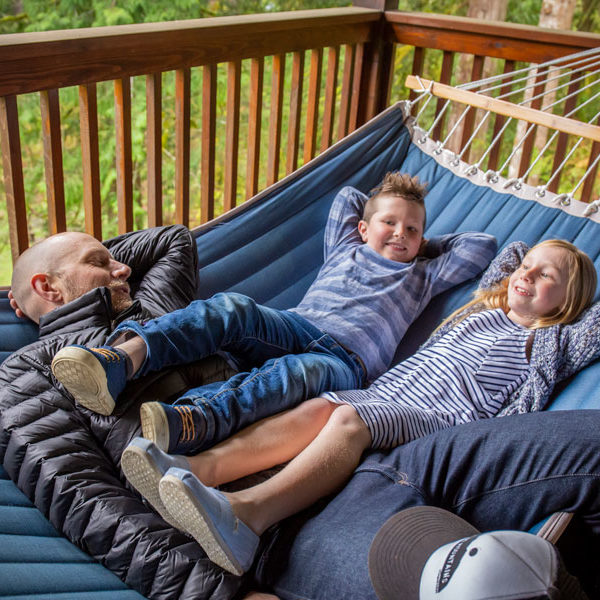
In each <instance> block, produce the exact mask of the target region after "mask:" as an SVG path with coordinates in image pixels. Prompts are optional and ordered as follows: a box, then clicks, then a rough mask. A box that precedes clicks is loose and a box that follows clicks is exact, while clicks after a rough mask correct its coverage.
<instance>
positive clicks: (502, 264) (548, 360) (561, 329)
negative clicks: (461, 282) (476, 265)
mask: <svg viewBox="0 0 600 600" xmlns="http://www.w3.org/2000/svg"><path fill="white" fill-rule="evenodd" d="M528 251H529V247H528V246H527V244H525V243H524V242H513V243H511V244H509V245H508V246H506V248H504V250H502V252H500V253H499V254H498V256H497V257H496V258H495V259H494V260H493V261H492V263H491V264H490V266H489V267H488V269H487V270H486V272H485V273H484V274H483V277H482V278H481V282H480V284H479V286H480V288H482V289H485V288H490V287H493V286H494V285H496V284H497V283H499V282H500V281H502V280H503V279H505V278H506V277H508V276H510V275H511V274H512V273H513V271H515V269H516V268H517V267H518V266H519V265H520V264H521V260H522V259H523V257H524V256H525V254H526V253H527V252H528ZM480 309H481V306H473V307H469V308H468V309H466V310H465V311H463V312H461V313H459V314H458V315H456V316H455V317H454V319H452V320H451V321H450V322H448V323H446V324H445V325H443V326H442V327H440V329H438V330H437V331H436V332H435V333H434V334H432V335H431V337H430V338H429V339H428V340H427V341H426V342H425V344H423V346H422V347H423V348H426V347H428V346H430V345H431V344H433V343H435V342H436V341H437V340H438V339H439V338H440V337H442V336H443V335H444V334H445V333H446V332H447V331H448V330H449V329H450V328H451V327H453V326H454V324H455V323H456V322H457V321H458V320H459V319H461V318H462V317H464V315H465V314H466V313H470V312H475V311H476V310H480ZM532 336H533V342H532V347H531V358H530V361H529V373H528V375H527V378H526V379H525V381H524V382H523V384H522V385H521V386H520V387H518V388H517V389H516V390H515V391H514V392H513V393H512V394H511V395H510V396H509V397H508V399H507V402H506V405H505V406H504V408H503V409H502V410H501V412H500V413H499V416H505V415H511V414H516V413H526V412H534V411H538V410H542V409H543V408H544V407H545V406H546V404H547V403H548V400H549V398H550V396H551V394H552V391H553V390H554V386H555V385H556V384H557V383H558V382H559V381H562V380H563V379H566V378H567V377H570V376H571V375H573V374H574V373H577V371H580V370H581V369H583V367H585V366H587V365H588V364H589V363H590V362H592V361H593V360H595V359H596V358H598V357H599V356H600V302H596V303H595V304H594V305H593V306H591V307H590V308H588V309H587V310H585V311H584V312H583V313H582V314H581V316H580V317H579V318H578V319H577V320H576V321H574V322H573V323H570V324H569V325H553V326H551V327H543V328H540V329H534V330H532Z"/></svg>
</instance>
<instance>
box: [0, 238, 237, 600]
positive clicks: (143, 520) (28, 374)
mask: <svg viewBox="0 0 600 600" xmlns="http://www.w3.org/2000/svg"><path fill="white" fill-rule="evenodd" d="M106 246H107V247H108V248H109V250H110V251H111V253H112V254H113V256H114V257H115V258H116V259H117V260H119V261H121V262H124V263H126V264H128V265H129V266H130V267H131V268H132V271H133V272H132V275H131V277H130V280H129V283H130V285H131V289H132V292H133V297H134V299H135V302H134V304H133V305H132V306H131V307H130V308H129V309H127V310H126V311H123V312H122V313H120V314H118V315H114V314H113V312H112V307H111V300H110V293H109V292H108V290H107V289H106V288H97V289H95V290H92V291H91V292H88V293H87V294H85V295H84V296H82V297H80V298H78V299H76V300H74V301H72V302H70V303H68V304H67V305H65V306H62V307H59V308H57V309H55V310H53V311H52V312H51V313H49V314H47V315H45V316H44V317H42V319H41V321H40V331H39V334H40V335H39V339H38V341H36V342H35V343H33V344H30V345H29V346H26V347H24V348H22V349H20V350H19V351H18V352H15V353H14V354H12V355H11V356H10V357H9V358H8V359H7V360H6V361H5V362H4V363H3V364H2V366H1V367H0V460H2V462H3V464H4V467H5V469H6V471H7V472H8V473H9V475H10V477H11V478H12V479H13V480H14V481H15V482H16V484H17V485H18V487H19V488H20V489H21V490H22V491H23V492H24V493H25V494H26V495H27V496H28V497H29V498H30V499H31V500H32V502H34V504H35V505H36V506H37V507H38V508H39V510H40V511H41V512H42V513H43V514H44V515H45V516H46V517H47V518H48V519H49V520H50V522H51V523H52V524H53V525H54V526H55V527H56V529H58V530H59V531H61V532H62V533H63V534H64V535H65V536H66V537H67V538H69V539H70V540H71V541H72V542H73V543H75V544H76V545H77V546H79V547H80V548H82V549H83V550H84V551H85V552H87V553H88V554H90V555H91V556H93V557H94V558H96V559H97V560H98V561H100V562H101V563H102V564H104V565H105V566H106V567H107V568H109V569H110V570H111V571H113V572H115V573H116V574H117V575H118V576H119V577H120V578H121V579H123V581H125V582H126V583H127V584H129V585H130V586H131V587H132V588H134V589H136V590H138V591H139V592H140V593H142V594H143V595H145V596H146V597H148V598H150V599H152V600H154V599H156V600H158V599H161V600H163V599H164V600H167V599H178V600H179V599H180V600H188V599H205V598H230V597H232V596H233V595H235V593H236V590H237V589H238V587H239V584H240V582H239V578H237V577H234V576H233V575H229V574H227V573H225V572H224V571H222V570H221V569H220V568H219V567H217V566H215V565H214V564H213V563H211V562H210V561H209V560H208V559H207V557H206V555H205V554H204V552H203V551H202V550H201V548H200V547H199V546H198V544H196V543H195V542H194V541H193V540H192V539H191V538H189V537H187V536H186V535H184V534H183V533H181V532H179V531H177V530H175V529H173V528H171V527H169V526H168V525H167V524H166V523H165V522H164V521H163V520H162V519H161V518H160V517H159V516H158V515H157V514H156V513H155V512H154V511H153V510H152V509H151V507H150V506H149V505H147V504H145V503H144V502H143V501H142V499H141V498H140V496H139V495H138V494H137V493H135V492H134V491H132V489H131V488H129V487H128V485H127V483H126V481H125V479H124V477H123V474H122V472H121V469H120V456H121V452H122V450H123V448H124V447H125V446H126V445H127V443H128V442H129V440H130V439H131V438H132V437H134V436H135V435H138V434H139V418H138V411H139V404H140V403H141V402H142V401H144V400H153V399H165V398H166V396H167V395H172V394H174V393H177V392H180V391H182V390H183V389H184V388H185V387H189V386H190V385H192V384H193V385H198V380H197V379H196V378H195V375H196V373H197V371H196V372H194V369H190V370H188V371H185V372H178V373H173V372H172V371H171V372H167V373H159V374H154V375H152V376H149V378H146V379H142V380H140V382H137V381H136V382H135V384H132V385H130V386H128V389H127V390H126V392H125V393H124V394H123V395H122V396H121V398H123V397H125V401H124V402H120V403H119V405H118V409H117V411H116V413H115V414H114V415H111V416H108V417H104V416H101V415H97V414H94V413H92V412H90V411H88V410H86V409H84V408H82V407H80V406H78V405H75V403H74V401H73V399H72V397H71V396H70V395H69V393H68V392H67V391H66V390H65V389H64V388H63V387H62V386H61V385H60V384H59V383H58V382H57V381H55V380H54V378H53V375H52V372H51V370H50V362H51V360H52V357H53V356H54V355H55V354H56V352H57V351H58V350H59V349H60V348H62V347H63V346H65V345H68V344H85V345H89V346H95V345H99V344H102V343H103V341H104V340H105V339H106V337H107V336H108V334H109V333H110V332H111V331H112V330H113V329H114V327H115V326H116V324H118V323H119V322H120V321H122V320H123V319H125V318H128V319H131V318H134V319H145V318H149V317H151V316H157V315H159V314H163V313H166V312H169V311H172V310H175V309H177V308H181V307H182V306H185V305H186V304H188V303H189V302H190V301H191V300H192V299H193V298H194V297H195V294H196V289H197V284H198V281H197V273H198V269H197V254H196V247H195V244H194V240H193V239H192V237H191V235H190V233H189V231H188V230H187V229H186V228H184V227H181V226H171V227H161V228H155V229H148V230H145V231H140V232H135V233H131V234H125V235H123V236H119V237H117V238H114V239H112V240H109V241H108V242H106ZM213 366H214V365H213Z"/></svg>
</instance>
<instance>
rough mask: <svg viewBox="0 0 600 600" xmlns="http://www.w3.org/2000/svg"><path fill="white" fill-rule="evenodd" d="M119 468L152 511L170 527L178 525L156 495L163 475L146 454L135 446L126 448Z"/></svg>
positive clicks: (177, 526)
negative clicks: (146, 501) (150, 506)
mask: <svg viewBox="0 0 600 600" xmlns="http://www.w3.org/2000/svg"><path fill="white" fill-rule="evenodd" d="M121 468H122V469H123V473H125V477H127V481H129V483H131V485H132V486H133V487H134V488H135V489H136V490H137V491H138V492H139V493H140V494H141V495H142V496H143V497H144V498H145V499H146V500H148V502H149V503H150V504H151V505H152V507H153V508H154V510H156V512H158V514H159V515H160V516H161V517H162V518H163V519H164V520H165V521H166V522H167V523H168V524H169V525H171V526H172V527H175V528H177V529H179V528H180V527H179V523H178V522H177V521H176V520H175V518H174V517H172V516H171V514H170V513H169V511H168V510H167V508H166V506H165V505H164V504H163V501H162V500H161V499H160V494H159V493H158V483H159V482H160V480H161V479H162V476H163V473H162V472H161V470H160V469H159V468H158V466H157V465H156V463H155V462H154V460H153V459H152V457H151V456H149V455H148V453H147V452H146V451H145V450H144V449H143V448H139V447H137V446H128V447H127V448H125V450H123V454H122V456H121Z"/></svg>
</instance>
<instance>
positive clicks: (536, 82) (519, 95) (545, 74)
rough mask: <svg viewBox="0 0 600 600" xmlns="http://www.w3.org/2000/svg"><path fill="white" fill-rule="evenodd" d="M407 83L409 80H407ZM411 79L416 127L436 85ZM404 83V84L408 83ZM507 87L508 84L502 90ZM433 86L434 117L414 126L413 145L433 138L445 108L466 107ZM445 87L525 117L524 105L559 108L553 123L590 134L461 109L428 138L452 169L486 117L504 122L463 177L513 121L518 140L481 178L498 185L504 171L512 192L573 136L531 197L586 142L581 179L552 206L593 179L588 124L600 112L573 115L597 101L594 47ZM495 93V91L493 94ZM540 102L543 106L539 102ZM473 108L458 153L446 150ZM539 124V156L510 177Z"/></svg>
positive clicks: (599, 88)
mask: <svg viewBox="0 0 600 600" xmlns="http://www.w3.org/2000/svg"><path fill="white" fill-rule="evenodd" d="M409 79H411V78H410V77H409ZM413 79H414V80H416V83H415V84H413V85H410V87H412V89H413V90H415V91H416V97H415V98H414V99H413V100H412V101H411V102H409V106H410V108H411V111H412V109H413V107H414V106H415V105H417V104H418V103H419V102H421V104H420V107H419V111H418V113H417V115H416V117H415V121H416V123H417V124H418V123H419V120H420V119H422V118H423V117H424V116H425V115H426V114H427V112H426V111H427V108H428V105H429V102H430V101H431V100H432V99H433V98H434V97H435V96H436V87H435V86H434V83H435V82H434V81H427V80H424V79H423V78H421V77H420V76H415V77H414V78H413ZM407 85H409V84H408V81H407ZM507 86H509V89H508V90H507ZM438 87H444V88H446V89H445V95H444V94H442V95H440V92H438V93H437V97H438V108H437V109H436V114H435V116H434V117H433V119H432V122H431V125H430V126H429V127H428V128H425V127H422V126H420V127H421V131H422V134H421V135H420V137H419V138H418V140H417V141H418V142H420V143H421V144H425V143H426V141H427V140H428V139H430V140H433V136H434V133H433V132H434V131H436V130H438V131H441V124H442V123H443V119H444V118H445V117H446V116H447V115H448V112H449V109H450V108H451V107H453V106H454V105H456V104H457V103H460V104H467V102H466V101H465V100H463V99H462V97H461V98H460V99H458V98H457V99H454V98H452V97H451V95H450V94H449V92H448V86H441V85H439V84H438ZM450 89H457V90H465V91H468V92H469V93H470V94H471V95H472V94H473V93H475V94H477V95H478V96H486V97H489V98H493V99H494V100H502V101H504V106H506V102H507V101H509V102H510V103H511V104H512V105H514V106H519V107H524V108H525V110H528V111H529V113H527V114H531V109H530V108H529V107H532V106H535V107H536V108H535V111H536V112H539V113H549V114H550V115H552V116H553V117H554V116H556V114H555V113H556V110H557V109H560V108H561V106H562V107H563V110H562V113H561V114H560V117H558V118H557V121H560V120H561V119H562V124H564V122H565V121H564V118H567V119H570V120H572V121H573V122H576V123H579V124H580V127H579V128H578V131H580V130H581V124H584V123H585V124H587V125H589V126H590V131H591V132H592V133H590V134H589V135H587V136H586V135H579V136H577V135H575V134H574V133H573V131H575V130H574V128H573V127H571V128H570V129H566V130H565V129H564V128H559V127H558V125H557V128H556V129H554V130H552V127H548V126H547V125H546V123H547V122H548V118H546V119H545V121H538V122H535V121H530V122H529V123H527V116H526V115H525V116H521V113H519V115H518V116H516V117H515V116H511V115H510V114H507V113H505V112H494V109H493V108H482V105H481V104H477V103H474V104H472V105H469V104H467V106H466V107H464V108H463V109H462V110H461V111H460V112H458V113H457V114H456V116H455V119H454V122H453V123H452V124H451V125H450V126H449V129H448V131H447V133H446V135H445V136H444V137H443V138H442V139H439V140H433V141H434V143H435V148H434V150H433V152H434V154H437V155H439V154H441V153H442V152H444V150H446V151H449V152H451V153H452V155H453V159H452V160H451V161H450V164H451V165H453V166H455V167H456V166H458V165H460V163H461V161H462V162H466V157H467V156H468V154H467V153H468V152H469V150H471V149H472V148H473V146H474V142H475V140H477V138H478V136H480V134H481V132H482V130H483V131H484V127H485V125H486V124H487V123H488V121H489V118H490V116H491V115H494V114H495V115H496V116H498V115H499V114H502V115H504V116H503V119H504V122H503V123H502V124H501V126H500V127H499V128H498V130H497V132H496V133H495V134H494V135H493V139H492V140H491V141H490V143H489V144H487V146H486V148H485V149H484V150H483V152H482V153H481V156H480V157H479V158H478V159H477V160H476V161H475V162H474V164H466V166H465V168H464V173H465V174H466V175H475V174H476V173H477V172H479V171H480V170H482V169H483V165H484V162H485V160H486V159H488V158H489V157H490V154H491V152H492V150H493V149H494V148H495V147H496V146H497V145H500V144H501V143H502V140H503V138H504V135H505V133H506V132H507V129H508V128H509V127H510V125H511V124H513V126H514V123H515V121H517V122H521V123H523V122H524V123H527V125H526V127H525V128H524V132H523V131H520V132H519V131H517V133H519V137H517V134H515V139H513V142H512V148H511V149H510V151H509V152H508V156H507V157H506V158H505V159H504V161H503V162H502V164H501V166H500V167H499V168H496V169H488V170H487V171H486V172H485V177H486V179H487V180H488V181H492V182H494V183H495V182H497V181H499V179H500V177H501V176H502V173H504V172H506V173H507V179H506V183H505V184H504V188H506V189H508V188H510V187H513V188H514V189H517V190H518V189H521V188H522V186H523V185H524V184H525V183H526V181H527V180H528V178H529V177H531V176H532V175H533V173H534V169H535V167H536V166H538V165H540V166H541V162H540V161H542V159H543V158H544V157H546V156H548V155H549V154H550V153H551V152H552V148H553V146H554V145H555V144H556V143H557V137H558V136H559V134H562V135H569V136H573V137H571V138H569V139H570V140H571V144H570V148H569V150H568V152H566V153H565V154H564V156H563V157H561V160H560V161H558V162H559V164H558V165H554V167H553V172H552V174H551V175H550V176H549V177H548V179H547V181H546V183H545V184H543V185H538V186H537V192H536V194H537V195H538V196H539V197H543V196H545V194H546V193H547V191H548V189H549V187H550V186H551V185H552V184H553V183H554V182H555V180H556V178H557V177H558V176H559V174H560V173H561V172H562V170H563V169H564V168H565V167H566V165H567V164H568V162H569V160H570V159H572V158H573V155H574V154H575V152H576V151H577V149H579V148H580V147H581V145H582V144H583V143H584V142H588V143H589V140H594V146H592V151H591V156H590V160H589V163H588V165H587V168H586V169H585V172H584V174H583V176H582V177H580V178H579V179H578V181H577V183H576V184H575V185H574V187H573V188H572V189H571V190H570V191H569V192H567V193H562V194H559V195H557V202H560V203H562V204H568V203H570V202H571V201H572V200H573V198H574V196H575V194H576V192H577V191H578V190H579V188H581V186H582V185H583V184H584V182H585V181H586V179H588V177H589V178H592V177H594V173H595V172H596V170H597V167H598V163H599V161H600V147H598V132H597V130H598V127H596V126H595V125H594V123H596V122H598V123H599V124H600V120H599V119H600V111H598V112H596V113H595V114H594V115H593V117H592V118H590V119H589V120H588V121H585V120H583V119H581V118H577V117H578V115H579V114H580V113H581V111H582V109H583V108H584V107H586V106H588V105H590V104H591V103H594V102H596V103H598V102H600V48H591V49H589V50H585V51H582V52H578V53H575V54H572V55H569V56H566V57H561V58H557V59H554V60H551V61H548V62H545V63H542V64H538V65H535V64H532V65H530V66H528V67H525V68H522V69H518V70H516V71H512V72H508V73H500V74H497V75H493V76H490V77H486V78H484V79H479V80H477V81H473V82H468V83H464V84H461V85H458V86H456V87H455V88H450ZM495 92H498V93H497V94H496V95H493V94H494V93H495ZM584 92H585V93H586V94H587V95H589V97H587V98H584V99H582V100H581V101H579V102H578V99H579V98H582V94H583V93H584ZM463 96H464V94H463ZM440 98H446V100H445V102H444V103H443V105H441V106H440V105H439V99H440ZM544 100H546V101H547V102H544ZM498 104H502V103H498ZM536 105H537V106H536ZM540 105H541V106H540ZM494 106H497V105H494ZM538 106H539V108H538ZM475 107H478V109H479V110H484V114H483V116H482V117H481V118H480V119H479V120H478V122H477V123H476V124H475V127H474V128H473V127H472V126H471V128H472V130H471V131H470V133H469V136H468V139H467V140H466V141H465V140H464V139H463V142H462V143H461V147H460V148H459V149H458V150H452V149H450V148H449V146H450V145H451V140H452V139H453V137H454V136H456V135H457V134H458V133H459V132H460V128H461V126H463V125H464V124H465V123H466V122H467V121H466V119H467V117H468V115H469V114H470V113H471V112H472V111H473V110H476V108H475ZM541 123H544V125H543V126H544V127H547V128H548V129H549V132H551V133H549V134H548V135H547V138H546V140H545V143H544V142H543V141H542V143H543V145H542V147H541V148H540V149H539V152H537V154H536V155H535V157H534V158H533V160H530V162H529V163H528V164H527V165H526V166H525V168H524V171H523V170H522V169H520V170H521V171H522V174H521V175H520V176H518V177H515V176H510V169H511V166H512V165H514V163H515V161H516V160H517V159H518V158H519V154H520V153H521V152H522V151H523V150H524V148H525V147H526V142H527V140H531V137H532V136H533V134H534V132H535V129H536V127H538V126H541ZM558 143H559V142H558ZM563 153H564V151H563ZM555 162H557V161H555ZM556 184H557V185H558V180H556ZM599 206H600V198H598V200H594V201H593V202H590V209H589V210H591V211H593V212H595V211H597V210H598V208H599Z"/></svg>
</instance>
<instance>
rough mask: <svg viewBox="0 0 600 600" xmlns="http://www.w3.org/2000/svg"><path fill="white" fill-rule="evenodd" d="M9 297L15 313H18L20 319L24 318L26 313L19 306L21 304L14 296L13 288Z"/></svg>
mask: <svg viewBox="0 0 600 600" xmlns="http://www.w3.org/2000/svg"><path fill="white" fill-rule="evenodd" d="M8 299H9V300H10V307H11V308H12V309H13V310H14V311H15V315H17V317H19V319H24V318H25V313H24V312H23V311H22V310H21V309H20V308H19V305H18V304H17V301H16V300H15V298H14V296H13V293H12V290H9V291H8Z"/></svg>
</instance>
